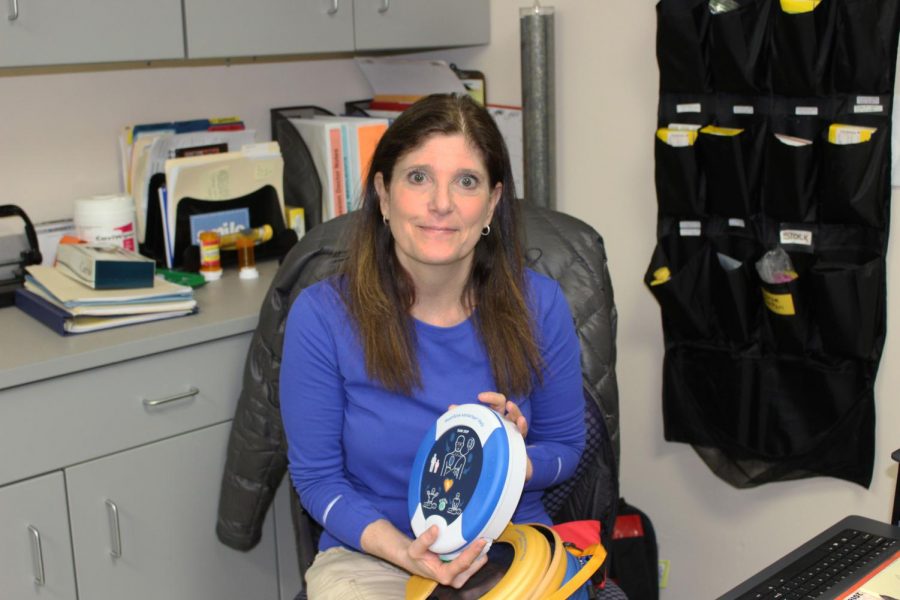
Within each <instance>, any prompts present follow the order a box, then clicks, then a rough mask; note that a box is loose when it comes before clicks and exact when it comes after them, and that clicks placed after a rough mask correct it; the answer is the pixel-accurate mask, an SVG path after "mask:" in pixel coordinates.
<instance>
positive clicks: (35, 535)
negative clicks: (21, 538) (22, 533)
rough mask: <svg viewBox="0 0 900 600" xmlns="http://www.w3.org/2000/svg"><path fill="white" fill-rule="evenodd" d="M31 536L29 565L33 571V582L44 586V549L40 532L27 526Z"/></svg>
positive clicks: (32, 526)
mask: <svg viewBox="0 0 900 600" xmlns="http://www.w3.org/2000/svg"><path fill="white" fill-rule="evenodd" d="M28 533H30V534H31V564H32V568H33V569H34V582H35V583H36V584H37V585H44V549H43V547H42V546H41V532H40V531H38V530H37V527H35V526H34V525H29V526H28Z"/></svg>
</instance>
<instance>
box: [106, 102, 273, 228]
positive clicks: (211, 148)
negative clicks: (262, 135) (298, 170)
mask: <svg viewBox="0 0 900 600" xmlns="http://www.w3.org/2000/svg"><path fill="white" fill-rule="evenodd" d="M255 138H256V132H255V131H253V130H248V129H245V128H244V123H243V122H242V121H241V120H240V119H238V118H237V117H225V118H217V119H193V120H190V121H176V122H172V123H152V124H143V125H135V126H130V127H126V128H125V129H124V131H123V133H122V135H121V136H120V138H119V149H120V155H121V160H122V178H123V182H122V185H123V188H124V189H125V191H126V192H127V193H130V194H132V195H133V196H134V206H135V209H136V212H137V223H136V225H137V233H138V241H139V242H140V243H143V242H144V239H145V237H146V232H147V212H148V210H154V209H155V208H156V204H155V203H156V201H157V199H156V197H155V196H154V194H153V191H152V190H151V180H152V179H153V176H154V175H161V174H162V173H164V171H165V162H166V160H168V159H169V158H173V157H181V156H196V155H200V154H213V153H221V152H228V151H234V150H238V149H240V148H241V147H242V146H244V145H245V144H251V143H253V142H254V141H255Z"/></svg>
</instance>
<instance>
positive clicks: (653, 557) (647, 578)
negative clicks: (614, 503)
mask: <svg viewBox="0 0 900 600" xmlns="http://www.w3.org/2000/svg"><path fill="white" fill-rule="evenodd" d="M609 577H610V578H611V579H612V580H613V581H615V582H616V583H617V584H618V585H619V587H620V588H622V591H624V592H625V594H626V595H627V596H628V599H629V600H659V553H658V550H657V548H656V533H655V532H654V531H653V523H651V522H650V519H649V517H647V515H646V514H645V513H644V512H643V511H642V510H640V509H639V508H636V507H634V506H632V505H630V504H628V503H627V502H625V499H624V498H619V509H618V514H617V516H616V526H615V528H614V529H613V539H612V543H611V544H610V548H609Z"/></svg>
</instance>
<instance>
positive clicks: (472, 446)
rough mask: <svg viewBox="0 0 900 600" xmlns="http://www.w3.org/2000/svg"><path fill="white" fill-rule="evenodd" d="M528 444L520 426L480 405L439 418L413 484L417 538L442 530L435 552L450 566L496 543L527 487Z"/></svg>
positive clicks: (414, 471)
mask: <svg viewBox="0 0 900 600" xmlns="http://www.w3.org/2000/svg"><path fill="white" fill-rule="evenodd" d="M526 462H527V457H526V454H525V441H524V440H523V439H522V435H521V434H520V433H519V431H518V429H517V428H516V426H515V425H514V424H513V423H512V422H510V421H508V420H506V419H504V418H503V417H501V416H500V415H499V414H498V413H497V412H495V411H493V410H491V409H490V408H488V407H486V406H484V405H481V404H461V405H459V406H456V407H455V408H453V409H452V410H449V411H447V412H446V413H444V414H443V415H441V416H440V417H439V418H438V420H437V421H436V422H435V424H434V425H433V426H432V427H431V429H430V430H429V431H428V433H427V434H426V436H425V439H423V440H422V444H421V445H420V446H419V451H418V453H417V454H416V460H415V463H414V464H413V469H412V476H411V477H410V481H409V496H408V501H409V518H410V521H411V523H412V530H413V532H414V533H415V535H416V537H418V536H419V535H421V534H422V533H423V532H424V531H426V530H427V529H428V528H429V527H431V526H432V525H437V526H438V527H439V528H440V534H439V535H438V539H437V541H435V542H434V544H432V545H431V547H430V549H431V551H432V552H435V553H437V554H440V555H441V558H442V559H445V560H451V559H453V558H454V557H456V556H457V555H458V554H459V553H460V552H462V550H463V549H464V548H465V547H466V546H467V545H468V544H470V543H471V542H474V541H475V540H477V539H481V538H484V539H487V540H488V542H489V544H488V545H490V542H492V541H493V540H495V539H497V538H498V537H499V536H500V534H501V533H502V532H503V530H504V529H505V528H506V526H507V525H508V524H509V521H510V519H511V518H512V515H513V513H514V512H515V509H516V506H517V505H518V503H519V498H520V497H521V495H522V487H523V486H524V485H525V468H526Z"/></svg>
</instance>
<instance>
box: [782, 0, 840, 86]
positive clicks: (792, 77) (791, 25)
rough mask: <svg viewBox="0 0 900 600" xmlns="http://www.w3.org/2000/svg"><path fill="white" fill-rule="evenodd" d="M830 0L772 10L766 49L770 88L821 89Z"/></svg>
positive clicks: (829, 16) (827, 48)
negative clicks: (800, 9) (802, 8)
mask: <svg viewBox="0 0 900 600" xmlns="http://www.w3.org/2000/svg"><path fill="white" fill-rule="evenodd" d="M833 4H834V2H829V1H828V0H826V1H825V2H822V3H821V4H819V5H818V6H817V7H815V9H814V10H812V11H810V12H806V13H799V14H790V13H786V12H784V10H782V9H781V8H780V7H776V8H775V10H774V22H773V24H772V38H771V45H770V53H769V73H770V79H771V84H772V91H774V92H775V93H776V94H783V95H787V96H815V95H816V94H818V93H819V92H821V91H822V89H823V82H824V75H825V73H826V69H827V62H826V61H827V60H828V57H829V50H830V48H829V46H830V44H831V39H832V37H831V35H830V33H831V32H830V31H829V30H830V29H831V27H832V25H831V23H829V21H830V19H831V15H832V14H833V11H832V10H831V7H832V5H833Z"/></svg>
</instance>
